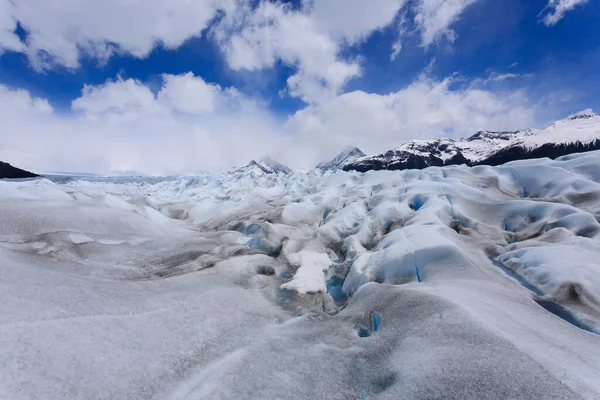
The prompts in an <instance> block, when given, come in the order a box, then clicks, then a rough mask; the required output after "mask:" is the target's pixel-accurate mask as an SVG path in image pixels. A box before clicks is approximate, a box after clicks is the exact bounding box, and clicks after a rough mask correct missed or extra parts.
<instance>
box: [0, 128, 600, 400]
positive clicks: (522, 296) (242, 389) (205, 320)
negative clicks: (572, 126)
mask: <svg viewBox="0 0 600 400" xmlns="http://www.w3.org/2000/svg"><path fill="white" fill-rule="evenodd" d="M582 121H583V119H582ZM579 122H580V121H579ZM579 122H578V123H579ZM598 171H600V152H590V153H585V154H578V155H570V156H567V157H562V158H560V159H557V160H555V161H550V160H547V159H544V160H528V161H521V162H513V163H509V164H506V165H504V166H501V167H487V166H480V167H475V168H467V167H463V166H454V167H446V168H429V169H426V170H421V171H414V170H407V171H402V172H393V171H377V172H375V171H371V172H367V173H364V174H359V173H355V172H351V173H349V172H342V171H336V172H332V171H328V172H326V173H323V172H320V171H313V172H311V173H308V174H287V175H286V174H254V173H245V172H243V171H241V172H237V173H236V172H232V173H227V174H222V175H200V176H187V177H169V178H139V177H138V178H125V177H120V178H118V179H117V178H101V177H88V178H83V177H80V178H77V179H65V177H61V178H60V179H59V178H56V180H57V182H52V181H50V180H48V179H36V180H32V181H27V182H9V181H2V182H0V276H2V279H0V302H1V303H2V308H1V309H0V359H1V360H3V362H2V365H0V373H1V376H2V379H1V380H0V398H7V399H34V398H35V399H55V398H93V399H123V398H128V399H231V398H236V399H245V398H248V399H250V398H269V399H271V398H277V399H280V398H281V399H306V398H327V399H358V398H368V399H398V398H411V399H412V398H415V399H430V398H444V399H481V398H511V399H519V398H521V399H532V398H544V399H579V398H585V399H596V398H600V380H599V379H598V376H600V363H598V360H599V359H600V335H599V334H598V333H600V284H599V282H600V264H599V261H598V260H600V223H599V221H600V172H598Z"/></svg>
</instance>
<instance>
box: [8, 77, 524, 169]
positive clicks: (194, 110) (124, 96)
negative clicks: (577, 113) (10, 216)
mask: <svg viewBox="0 0 600 400" xmlns="http://www.w3.org/2000/svg"><path fill="white" fill-rule="evenodd" d="M182 83H185V85H183V84H182ZM456 84H457V82H456V81H454V80H452V79H445V80H442V81H437V80H433V79H428V78H425V77H423V78H421V79H419V80H418V81H416V82H414V83H413V84H411V85H409V86H408V87H406V88H404V89H402V90H399V91H397V92H393V93H390V94H387V95H378V94H370V93H365V92H363V91H354V92H350V93H344V94H341V95H339V96H335V97H332V98H330V99H328V100H326V101H323V102H320V103H314V104H311V105H309V106H308V107H306V108H305V109H303V110H300V111H298V112H297V113H296V114H294V115H293V116H292V117H290V118H289V119H288V120H287V121H283V122H282V121H280V120H278V119H277V118H276V117H275V116H274V115H273V114H272V113H271V112H270V111H268V110H266V109H264V108H263V107H262V106H261V104H260V103H257V102H255V101H253V100H252V99H249V98H246V97H244V96H242V95H241V94H240V93H239V92H237V91H235V90H234V89H230V88H225V89H223V88H220V87H218V86H216V85H210V84H207V83H206V82H204V81H203V80H202V79H201V78H199V77H195V76H193V75H192V74H184V75H178V76H171V75H166V76H165V77H164V81H163V86H162V87H161V88H160V90H159V91H158V93H156V94H153V93H152V91H151V90H150V89H149V88H148V87H147V86H146V85H145V84H144V83H142V82H139V81H136V80H132V79H126V80H124V79H117V80H115V81H110V82H107V83H105V84H103V85H98V86H86V87H85V88H84V89H83V90H82V95H81V97H80V98H78V99H76V100H74V101H73V108H74V109H77V113H75V114H74V115H65V114H64V113H57V112H54V111H53V110H52V108H51V107H50V105H49V104H48V102H47V101H45V100H43V99H39V98H36V97H33V96H31V95H30V94H29V93H28V92H27V91H25V90H11V89H8V88H6V87H5V86H2V85H0V120H1V121H2V122H1V129H0V143H2V145H4V146H5V147H7V148H12V149H20V150H25V151H27V152H28V153H20V152H12V153H10V154H11V156H10V159H5V160H3V161H8V162H11V163H14V164H15V165H17V166H20V167H23V168H30V169H32V170H34V171H51V170H55V171H56V170H63V171H64V170H67V171H88V172H109V171H115V170H137V171H143V172H146V173H150V174H167V173H180V172H182V173H185V172H193V171H198V170H200V169H209V170H218V169H223V168H228V167H231V166H234V165H238V166H239V165H241V164H243V163H245V162H247V161H249V160H250V159H251V158H256V157H260V156H263V155H265V154H270V155H272V156H274V157H275V158H277V159H279V160H280V161H282V162H284V163H289V164H290V165H291V166H292V167H295V168H308V167H312V166H314V165H315V164H316V163H317V162H318V161H322V160H324V159H327V158H328V157H332V156H333V155H335V153H337V152H339V151H340V150H341V149H342V148H344V147H346V146H348V145H357V146H359V147H361V148H362V149H363V150H364V151H366V152H368V153H376V152H381V151H385V150H388V149H390V148H394V147H397V146H399V145H400V144H401V143H402V142H404V141H406V140H409V139H414V138H421V139H424V138H427V139H430V138H436V137H440V136H448V135H451V136H454V137H459V136H466V135H470V134H472V133H474V132H476V131H477V130H479V129H513V128H522V127H530V126H535V125H536V124H535V122H536V121H535V108H534V107H532V106H531V105H530V104H529V102H528V100H527V98H526V97H525V95H524V94H523V92H520V91H512V92H502V93H500V92H497V93H494V92H490V91H488V90H486V89H485V88H476V87H473V86H471V87H466V88H462V89H457V90H452V89H451V87H452V86H453V85H456ZM207 93H208V94H207ZM208 109H211V111H210V112H206V110H208ZM31 153H33V154H37V155H38V157H37V158H34V157H31ZM0 154H1V153H0ZM20 154H21V155H20Z"/></svg>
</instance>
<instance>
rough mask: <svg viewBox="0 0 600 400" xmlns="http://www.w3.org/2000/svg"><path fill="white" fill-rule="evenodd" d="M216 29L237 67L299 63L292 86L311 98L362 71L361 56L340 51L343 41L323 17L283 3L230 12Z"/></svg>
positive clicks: (327, 93) (332, 90) (321, 95)
mask: <svg viewBox="0 0 600 400" xmlns="http://www.w3.org/2000/svg"><path fill="white" fill-rule="evenodd" d="M315 10H320V8H319V7H315ZM342 12H343V11H342ZM322 13H323V12H322ZM214 32H215V35H216V37H217V39H218V40H219V41H220V43H221V44H222V47H223V49H224V51H225V55H226V58H227V62H228V64H229V66H230V67H231V68H232V69H234V70H243V69H245V70H251V71H252V70H259V69H263V68H269V67H272V66H273V65H274V64H275V62H276V61H277V60H281V61H282V62H283V63H285V64H287V65H290V66H293V67H295V68H296V73H295V74H294V75H292V76H291V77H290V78H289V79H288V81H287V84H288V90H289V93H290V94H291V95H292V96H297V97H300V98H302V99H303V100H305V101H306V102H313V101H320V100H322V99H323V98H325V97H327V96H332V95H335V94H336V93H338V92H339V91H340V89H341V88H342V87H343V85H344V84H345V83H346V82H347V81H348V80H349V79H351V78H353V77H355V76H358V75H359V73H360V68H359V66H358V64H357V63H356V62H352V61H350V62H348V61H344V60H341V59H340V58H339V57H338V53H339V51H340V43H339V42H337V41H336V40H335V39H334V38H333V37H332V36H331V35H330V34H329V33H328V32H327V31H323V30H321V29H320V27H319V21H318V20H315V19H314V18H313V17H312V15H311V14H309V13H308V12H304V11H297V10H293V9H291V8H290V7H289V6H287V5H284V4H280V3H270V2H265V3H261V4H260V5H259V6H258V7H257V8H256V9H254V10H251V9H250V8H247V9H246V11H245V12H241V13H238V14H235V15H232V16H230V17H228V18H225V19H224V20H223V22H222V23H221V24H220V25H219V26H217V27H216V28H215V30H214ZM355 32H359V31H355Z"/></svg>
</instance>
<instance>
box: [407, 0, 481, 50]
mask: <svg viewBox="0 0 600 400" xmlns="http://www.w3.org/2000/svg"><path fill="white" fill-rule="evenodd" d="M477 1H478V0H418V1H417V3H416V5H415V9H416V15H415V23H416V24H417V27H418V29H419V30H420V32H421V44H422V46H423V47H428V46H430V45H431V44H433V43H434V42H435V41H437V40H439V39H440V38H442V37H446V38H447V39H449V40H450V41H451V42H452V41H454V39H455V36H456V33H455V32H454V31H453V30H452V29H450V27H451V26H452V24H454V23H455V22H456V21H458V19H459V18H460V15H461V14H462V13H463V12H464V10H465V9H466V8H467V7H469V6H470V5H471V4H473V3H475V2H477Z"/></svg>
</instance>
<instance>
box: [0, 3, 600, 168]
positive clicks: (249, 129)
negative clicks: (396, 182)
mask: <svg viewBox="0 0 600 400" xmlns="http://www.w3.org/2000/svg"><path fill="white" fill-rule="evenodd" d="M599 65H600V1H599V0H293V1H263V0H194V1H189V0H169V1H165V0H130V1H126V2H125V1H122V0H61V1H47V0H0V160H1V161H5V162H10V163H11V164H13V165H15V166H18V167H21V168H27V169H30V170H33V171H36V172H50V171H65V172H66V171H68V172H89V173H101V174H119V173H134V172H135V173H145V174H160V175H168V174H178V173H196V172H200V171H224V170H226V169H228V168H231V167H234V166H241V165H243V164H245V163H247V162H248V161H249V160H251V159H253V158H260V157H262V156H267V155H268V156H271V157H272V158H274V159H277V160H279V161H281V162H283V163H285V164H288V165H289V166H291V167H292V168H295V169H309V168H312V167H313V166H314V165H316V164H317V163H318V162H320V161H323V160H328V159H331V158H333V157H334V156H335V155H336V154H337V153H339V152H340V151H342V150H344V149H345V148H347V147H349V146H358V147H359V148H361V149H362V150H363V151H364V152H365V153H367V154H375V153H379V152H383V151H386V150H389V149H393V148H395V147H398V146H399V145H401V144H402V143H403V142H405V141H407V140H410V139H435V138H439V137H450V138H460V137H465V136H470V135H472V134H474V133H475V132H477V131H479V130H492V131H499V130H515V129H522V128H543V127H545V126H547V125H549V124H550V123H552V121H554V120H557V119H561V118H564V117H566V116H568V115H570V114H572V113H574V112H578V111H580V110H583V109H595V110H600V95H599V94H598V89H597V88H598V87H600V68H599V67H598V66H599Z"/></svg>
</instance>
